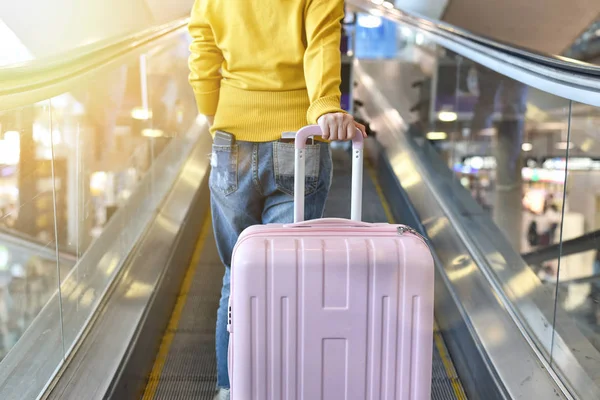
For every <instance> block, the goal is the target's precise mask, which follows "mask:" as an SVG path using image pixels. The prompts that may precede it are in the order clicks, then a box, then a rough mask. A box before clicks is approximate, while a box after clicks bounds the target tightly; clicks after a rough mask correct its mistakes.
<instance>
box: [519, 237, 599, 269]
mask: <svg viewBox="0 0 600 400" xmlns="http://www.w3.org/2000/svg"><path fill="white" fill-rule="evenodd" d="M590 250H600V230H597V231H593V232H590V233H586V234H585V235H581V236H579V237H576V238H574V239H570V240H567V241H563V242H562V250H561V244H560V243H557V244H553V245H551V246H548V247H544V248H541V249H538V250H535V251H532V252H530V253H526V254H522V255H521V257H523V259H524V260H525V262H527V264H529V265H539V264H541V263H543V262H546V261H549V260H554V259H556V258H558V257H559V255H560V256H561V257H565V256H569V255H572V254H577V253H582V252H584V251H590Z"/></svg>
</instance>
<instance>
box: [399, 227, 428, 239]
mask: <svg viewBox="0 0 600 400" xmlns="http://www.w3.org/2000/svg"><path fill="white" fill-rule="evenodd" d="M397 232H398V235H399V236H402V235H404V234H405V233H407V232H408V233H410V234H412V235H415V236H416V237H418V238H419V239H421V240H422V241H423V242H424V243H427V240H426V239H425V238H424V237H423V235H421V234H420V233H419V232H417V231H416V230H415V229H413V228H411V227H410V226H406V225H401V226H399V227H398V229H397Z"/></svg>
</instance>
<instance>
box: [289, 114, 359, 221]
mask: <svg viewBox="0 0 600 400" xmlns="http://www.w3.org/2000/svg"><path fill="white" fill-rule="evenodd" d="M321 135H322V131H321V128H320V127H319V126H318V125H309V126H305V127H304V128H302V129H300V130H299V131H298V132H297V133H296V139H295V144H296V146H295V147H296V157H295V173H294V222H302V221H304V181H305V176H306V160H305V159H306V141H307V140H308V138H309V137H310V136H321ZM362 185H363V136H362V133H361V132H360V130H358V129H357V130H356V135H354V138H353V139H352V198H351V203H350V210H351V211H350V219H351V220H353V221H360V220H361V218H362V215H361V214H362V190H363V188H362Z"/></svg>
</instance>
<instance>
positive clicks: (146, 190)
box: [52, 34, 197, 350]
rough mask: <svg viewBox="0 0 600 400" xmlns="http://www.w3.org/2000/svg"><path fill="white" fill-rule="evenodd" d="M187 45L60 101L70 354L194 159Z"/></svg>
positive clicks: (164, 45) (58, 154)
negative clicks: (71, 261)
mask: <svg viewBox="0 0 600 400" xmlns="http://www.w3.org/2000/svg"><path fill="white" fill-rule="evenodd" d="M188 44H189V41H188V36H187V35H183V34H179V35H176V36H173V37H171V38H165V39H163V40H162V41H161V42H160V43H159V44H157V45H156V46H155V47H153V48H151V49H149V51H147V52H144V53H142V54H138V55H135V56H131V57H129V58H126V59H124V60H123V62H122V63H121V64H120V65H117V66H115V67H112V68H110V69H107V70H105V71H103V73H102V74H101V75H99V76H98V77H97V78H96V79H91V80H88V81H86V82H85V83H84V84H81V85H78V86H77V87H76V88H73V90H72V91H70V92H69V93H67V94H64V95H62V96H59V97H57V98H55V99H52V104H53V106H55V110H54V113H53V115H55V116H56V121H55V125H56V126H59V127H60V128H61V129H60V130H59V131H60V132H61V134H62V135H63V137H61V138H59V137H56V138H55V140H54V142H53V151H54V162H55V170H56V171H60V169H59V167H60V165H63V164H64V165H66V166H68V167H67V168H65V169H64V170H65V176H64V179H65V181H66V182H67V184H66V185H61V186H60V189H57V198H59V199H65V200H66V201H65V203H64V204H60V203H59V202H57V214H58V215H60V211H61V210H62V211H63V213H64V214H63V215H64V216H65V221H64V223H59V224H58V227H59V229H58V235H59V243H60V244H61V246H62V247H68V248H70V249H72V250H73V251H74V252H76V253H77V254H78V255H79V257H80V263H79V264H78V266H77V268H75V269H74V270H73V271H72V272H71V273H70V274H69V275H66V276H62V277H61V278H62V279H61V282H62V289H63V292H62V304H63V315H64V319H65V324H64V332H65V348H66V349H67V350H68V349H69V348H71V346H72V345H73V344H74V343H75V341H76V340H77V338H78V335H79V334H80V332H81V328H82V327H83V326H84V325H85V323H86V321H87V320H88V318H89V317H90V315H91V313H92V312H93V310H94V309H95V307H96V306H97V305H98V303H99V301H100V299H101V298H102V296H103V294H104V292H105V290H106V289H107V287H108V284H109V283H110V281H111V280H112V279H113V278H114V276H115V274H117V273H118V271H119V269H120V267H121V265H122V264H123V262H124V261H125V260H126V258H127V257H128V255H129V253H130V251H131V250H132V249H133V246H134V245H135V243H136V241H137V240H138V238H139V237H140V235H141V234H142V233H143V232H144V230H145V229H146V226H147V224H148V222H149V217H150V216H151V215H153V213H154V210H155V208H156V207H157V206H158V204H159V202H160V201H161V199H162V198H163V196H164V195H165V193H166V192H167V191H168V190H169V188H170V187H171V185H172V183H173V179H174V178H175V177H176V176H177V174H178V171H179V168H180V166H181V162H182V161H183V160H185V158H186V154H187V153H186V151H182V149H181V146H182V145H184V144H185V143H183V142H184V141H185V140H189V137H186V133H187V132H188V131H189V130H190V128H192V127H194V126H196V118H195V117H196V115H197V111H196V106H195V100H194V96H193V94H192V91H191V88H190V87H189V84H188V83H187V75H188V74H187V57H188ZM57 104H60V106H61V107H60V109H59V108H58V106H57ZM189 149H190V147H189V145H188V146H187V148H186V150H187V151H189ZM157 163H158V164H160V167H156V165H157ZM157 168H158V170H157ZM167 177H168V179H167ZM59 178H60V177H59V176H58V175H57V176H56V179H59Z"/></svg>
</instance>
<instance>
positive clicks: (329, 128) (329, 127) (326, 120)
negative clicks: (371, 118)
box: [317, 113, 367, 141]
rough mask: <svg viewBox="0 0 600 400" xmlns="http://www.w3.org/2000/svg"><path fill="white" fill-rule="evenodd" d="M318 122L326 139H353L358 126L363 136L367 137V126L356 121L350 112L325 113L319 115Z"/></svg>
mask: <svg viewBox="0 0 600 400" xmlns="http://www.w3.org/2000/svg"><path fill="white" fill-rule="evenodd" d="M317 123H318V124H319V126H320V127H321V131H322V132H323V139H326V140H334V141H335V140H352V139H353V138H354V135H355V134H356V128H358V129H359V130H360V132H361V133H362V135H363V137H365V138H366V137H367V132H366V129H365V126H364V125H363V124H359V123H358V122H356V121H355V120H354V118H353V117H352V115H350V114H346V113H329V114H324V115H321V116H320V117H319V119H318V120H317Z"/></svg>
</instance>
